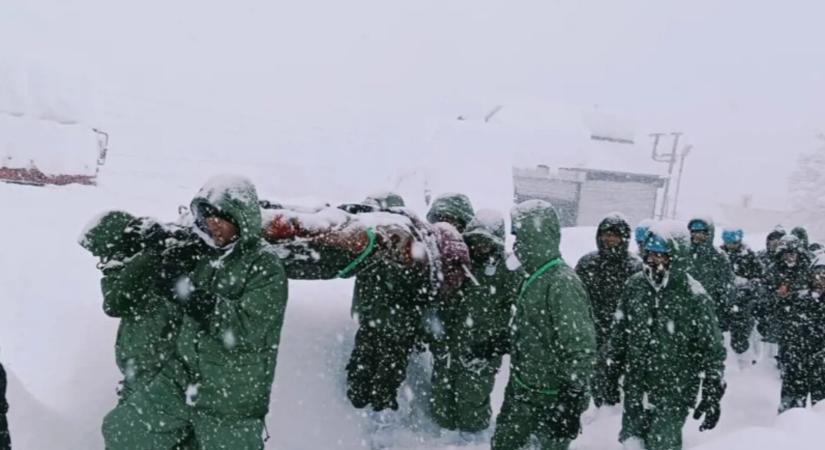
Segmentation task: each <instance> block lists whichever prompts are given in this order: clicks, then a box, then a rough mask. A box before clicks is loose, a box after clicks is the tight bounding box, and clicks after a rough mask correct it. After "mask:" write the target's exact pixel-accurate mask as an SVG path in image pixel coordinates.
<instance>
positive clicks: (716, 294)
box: [689, 219, 736, 331]
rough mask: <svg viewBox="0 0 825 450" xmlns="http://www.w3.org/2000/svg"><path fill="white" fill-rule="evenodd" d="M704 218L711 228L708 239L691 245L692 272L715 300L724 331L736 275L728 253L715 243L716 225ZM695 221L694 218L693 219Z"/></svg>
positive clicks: (733, 297)
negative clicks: (718, 247) (715, 245)
mask: <svg viewBox="0 0 825 450" xmlns="http://www.w3.org/2000/svg"><path fill="white" fill-rule="evenodd" d="M694 220H702V221H703V222H705V223H707V225H708V228H709V236H708V239H707V240H706V241H705V242H704V243H702V244H700V245H696V244H693V245H691V258H692V261H691V267H690V269H689V272H690V274H691V275H692V276H693V277H694V278H695V279H696V280H697V281H698V282H699V283H701V284H702V286H704V288H705V291H707V293H708V295H710V298H711V299H712V300H713V304H714V308H715V310H716V317H717V319H718V320H719V325H720V326H721V327H722V329H723V331H724V330H725V329H726V328H727V321H728V316H729V315H730V308H731V307H732V305H733V304H734V301H735V293H736V291H735V276H734V274H733V266H732V265H731V263H730V260H729V259H728V257H727V255H725V253H724V252H722V251H720V250H719V249H717V248H716V247H714V245H713V239H714V237H715V235H716V227H715V226H714V225H713V223H712V222H711V221H710V220H703V219H694ZM691 222H693V220H692V221H691Z"/></svg>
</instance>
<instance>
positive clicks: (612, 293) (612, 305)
mask: <svg viewBox="0 0 825 450" xmlns="http://www.w3.org/2000/svg"><path fill="white" fill-rule="evenodd" d="M607 231H617V232H618V234H619V235H620V236H621V237H622V243H621V244H620V245H619V246H618V247H617V248H614V249H607V248H604V246H603V245H602V242H601V239H600V236H601V235H602V233H604V232H607ZM629 246H630V225H629V224H628V223H627V221H626V220H625V219H624V218H622V217H621V216H618V215H611V216H608V217H605V218H604V219H603V220H602V222H601V223H600V224H599V227H598V229H597V232H596V248H597V249H598V250H597V251H595V252H590V253H588V254H586V255H584V256H582V258H581V259H580V260H579V262H578V264H576V274H577V275H578V276H579V278H581V280H582V282H583V283H584V286H585V287H586V288H587V293H588V294H589V297H590V304H591V305H592V306H593V314H594V319H595V321H596V338H597V341H598V344H599V346H600V347H601V346H603V345H604V343H605V342H606V341H607V338H608V337H609V336H610V327H611V326H612V325H613V320H614V315H615V313H616V307H617V306H618V304H619V298H621V296H622V290H623V289H624V284H625V282H626V281H627V280H628V279H629V278H630V277H631V276H632V275H633V274H635V273H637V272H639V271H640V270H641V269H642V262H641V260H639V258H638V257H637V256H636V255H633V254H631V253H630V252H629V251H628V247H629Z"/></svg>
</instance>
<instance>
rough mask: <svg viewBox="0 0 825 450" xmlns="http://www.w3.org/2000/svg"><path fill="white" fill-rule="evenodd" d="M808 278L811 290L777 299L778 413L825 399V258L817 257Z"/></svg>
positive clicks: (807, 273) (808, 272) (800, 291)
mask: <svg viewBox="0 0 825 450" xmlns="http://www.w3.org/2000/svg"><path fill="white" fill-rule="evenodd" d="M805 273H806V275H807V282H808V286H807V287H808V289H804V290H797V291H794V292H791V293H790V294H789V295H788V296H787V297H785V298H778V299H777V300H778V302H779V304H778V305H777V308H776V320H777V322H778V323H780V324H781V325H782V326H781V327H779V330H778V338H779V345H780V347H781V348H782V353H783V356H782V359H783V364H782V372H781V375H782V394H781V403H780V406H779V412H780V413H781V412H784V411H786V410H788V409H791V408H804V407H805V405H806V404H807V401H808V396H809V395H810V397H811V403H812V404H814V405H815V404H817V403H819V402H821V401H823V400H825V259H824V258H817V259H815V260H814V262H813V263H812V264H811V268H810V270H808V271H806V272H805Z"/></svg>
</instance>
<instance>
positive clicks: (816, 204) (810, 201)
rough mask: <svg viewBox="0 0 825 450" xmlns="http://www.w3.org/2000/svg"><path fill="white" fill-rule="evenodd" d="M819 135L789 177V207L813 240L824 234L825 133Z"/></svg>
mask: <svg viewBox="0 0 825 450" xmlns="http://www.w3.org/2000/svg"><path fill="white" fill-rule="evenodd" d="M818 138H819V141H818V144H819V145H818V147H817V148H816V149H815V150H813V151H811V152H808V153H803V154H801V155H800V156H799V160H798V162H797V168H796V170H795V171H794V172H793V173H792V174H791V179H790V194H791V201H792V206H793V208H794V210H795V211H796V212H798V213H799V217H800V219H801V220H802V222H803V223H806V224H808V225H809V226H810V230H809V232H810V234H811V237H812V238H814V239H816V240H819V239H822V238H823V237H825V215H824V214H822V212H823V211H825V134H819V136H818Z"/></svg>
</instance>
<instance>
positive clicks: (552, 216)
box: [511, 200, 561, 273]
mask: <svg viewBox="0 0 825 450" xmlns="http://www.w3.org/2000/svg"><path fill="white" fill-rule="evenodd" d="M511 219H512V223H513V234H514V235H515V237H516V243H515V245H514V246H513V250H514V252H515V254H516V257H517V258H518V259H519V261H521V264H522V266H523V267H524V270H525V271H527V272H528V273H533V272H535V271H536V270H538V269H539V268H540V267H541V266H543V265H544V264H546V263H547V262H549V261H552V260H554V259H557V258H561V252H560V250H559V244H560V243H561V224H560V223H559V215H558V213H556V209H555V208H553V205H551V204H550V203H547V202H545V201H543V200H527V201H525V202H522V203H519V204H518V205H516V206H515V207H514V208H513V211H512V213H511Z"/></svg>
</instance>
